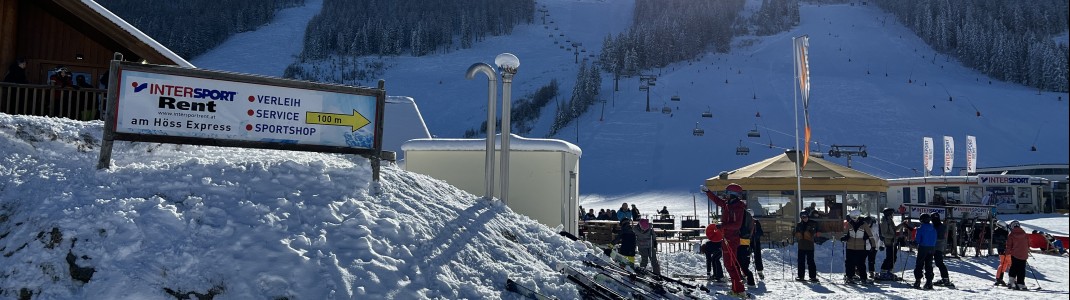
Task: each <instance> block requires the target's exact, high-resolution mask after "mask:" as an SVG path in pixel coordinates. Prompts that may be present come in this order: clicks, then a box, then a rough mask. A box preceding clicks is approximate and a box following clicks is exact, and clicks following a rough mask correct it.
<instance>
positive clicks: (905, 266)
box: [899, 253, 918, 278]
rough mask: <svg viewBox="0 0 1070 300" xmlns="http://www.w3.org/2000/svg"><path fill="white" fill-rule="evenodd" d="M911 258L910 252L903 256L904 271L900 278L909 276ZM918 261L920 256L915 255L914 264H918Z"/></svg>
mask: <svg viewBox="0 0 1070 300" xmlns="http://www.w3.org/2000/svg"><path fill="white" fill-rule="evenodd" d="M909 259H910V254H909V253H908V254H907V256H906V257H904V258H903V272H902V273H901V274H900V275H899V278H906V276H907V260H909ZM917 261H918V258H917V257H915V258H914V264H917V263H918V262H917Z"/></svg>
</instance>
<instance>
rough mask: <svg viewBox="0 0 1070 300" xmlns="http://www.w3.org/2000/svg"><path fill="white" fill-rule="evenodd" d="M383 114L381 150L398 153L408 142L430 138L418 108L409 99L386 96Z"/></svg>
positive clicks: (414, 102)
mask: <svg viewBox="0 0 1070 300" xmlns="http://www.w3.org/2000/svg"><path fill="white" fill-rule="evenodd" d="M383 113H384V116H383V150H388V151H395V152H399V151H401V145H402V144H404V143H405V142H406V141H408V140H411V139H429V138H431V133H430V132H428V131H427V124H424V117H423V116H422V115H420V108H419V107H417V106H416V101H413V99H412V98H411V97H405V96H387V97H386V108H385V111H384V112H383Z"/></svg>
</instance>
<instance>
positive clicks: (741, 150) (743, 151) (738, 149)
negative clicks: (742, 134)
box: [736, 140, 750, 155]
mask: <svg viewBox="0 0 1070 300" xmlns="http://www.w3.org/2000/svg"><path fill="white" fill-rule="evenodd" d="M747 154H750V148H747V147H746V146H743V140H739V147H736V155H747Z"/></svg>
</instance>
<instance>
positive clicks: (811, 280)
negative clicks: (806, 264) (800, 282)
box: [810, 277, 821, 283]
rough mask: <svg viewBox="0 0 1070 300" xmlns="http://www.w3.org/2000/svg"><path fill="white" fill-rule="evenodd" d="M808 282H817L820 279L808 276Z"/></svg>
mask: <svg viewBox="0 0 1070 300" xmlns="http://www.w3.org/2000/svg"><path fill="white" fill-rule="evenodd" d="M810 282H813V283H818V282H821V280H817V277H810Z"/></svg>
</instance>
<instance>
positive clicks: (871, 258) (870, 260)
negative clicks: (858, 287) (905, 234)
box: [862, 216, 884, 280]
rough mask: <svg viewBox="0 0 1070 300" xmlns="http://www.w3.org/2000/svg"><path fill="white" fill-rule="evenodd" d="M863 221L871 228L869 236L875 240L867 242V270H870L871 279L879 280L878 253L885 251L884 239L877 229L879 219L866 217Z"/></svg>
mask: <svg viewBox="0 0 1070 300" xmlns="http://www.w3.org/2000/svg"><path fill="white" fill-rule="evenodd" d="M862 219H864V220H865V222H866V227H869V236H871V237H873V238H874V239H873V240H876V241H877V242H876V243H874V242H872V241H873V240H866V241H867V243H866V269H868V270H869V278H870V279H873V280H876V279H877V268H876V267H877V251H878V250H879V251H884V239H882V238H879V237H880V230H879V229H878V228H877V219H876V218H874V217H873V216H865V217H863V218H862Z"/></svg>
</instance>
